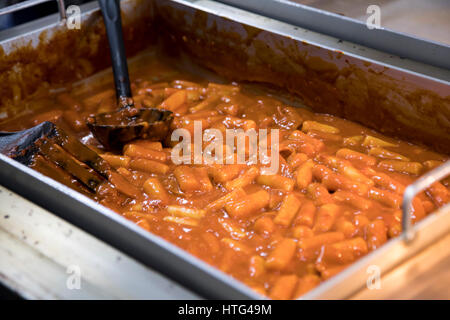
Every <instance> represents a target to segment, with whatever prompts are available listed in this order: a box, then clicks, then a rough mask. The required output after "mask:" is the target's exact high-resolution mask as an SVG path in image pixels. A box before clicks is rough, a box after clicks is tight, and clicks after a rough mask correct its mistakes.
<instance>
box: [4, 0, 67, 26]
mask: <svg viewBox="0 0 450 320" xmlns="http://www.w3.org/2000/svg"><path fill="white" fill-rule="evenodd" d="M50 1H56V2H57V3H58V10H59V18H60V20H61V21H63V20H65V19H66V17H67V15H66V7H65V5H64V0H27V1H23V2H20V3H17V4H13V5H12V6H8V7H5V8H2V9H0V16H2V15H4V14H8V13H13V12H16V11H20V10H23V9H26V8H30V7H34V6H36V5H38V4H41V3H46V2H50Z"/></svg>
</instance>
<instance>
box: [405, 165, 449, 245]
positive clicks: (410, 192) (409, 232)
mask: <svg viewBox="0 0 450 320" xmlns="http://www.w3.org/2000/svg"><path fill="white" fill-rule="evenodd" d="M448 175H450V160H449V161H447V162H445V163H444V164H443V165H440V166H439V167H436V168H434V169H433V170H431V171H429V172H427V173H426V174H424V175H423V176H421V177H420V178H419V179H417V180H416V181H415V182H414V183H412V184H410V185H409V186H408V187H407V188H406V189H405V193H404V195H403V203H402V211H403V212H402V228H403V237H404V239H405V242H406V243H409V242H411V241H412V240H413V239H414V237H415V230H414V227H413V226H412V223H411V209H412V201H413V199H414V197H415V196H416V195H417V194H418V193H419V192H421V191H423V190H425V189H426V188H428V187H429V186H430V185H432V184H433V183H435V182H437V181H439V180H442V179H443V178H445V177H447V176H448Z"/></svg>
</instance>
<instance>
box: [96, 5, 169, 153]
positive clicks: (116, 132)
mask: <svg viewBox="0 0 450 320" xmlns="http://www.w3.org/2000/svg"><path fill="white" fill-rule="evenodd" d="M98 2H99V4H100V8H101V11H102V15H103V21H104V23H105V28H106V34H107V36H108V42H109V47H110V54H111V60H112V69H113V74H114V84H115V87H116V96H117V101H118V105H119V109H118V110H117V111H113V112H107V113H101V114H97V115H95V116H93V117H89V118H88V119H87V125H88V127H89V129H90V130H91V132H92V133H93V134H94V136H95V137H96V138H97V140H98V141H99V142H100V143H101V144H102V145H103V146H104V147H105V148H106V149H107V150H113V151H119V150H121V148H122V147H123V145H124V144H125V143H127V142H129V141H131V140H134V139H137V138H150V139H152V140H163V139H164V138H165V137H166V136H167V134H168V132H169V129H170V123H171V122H172V120H173V115H172V112H171V111H168V110H162V109H156V108H141V109H138V108H136V107H135V106H134V103H133V99H132V95H131V87H130V78H129V75H128V65H127V60H126V55H125V46H124V42H123V34H122V21H121V17H120V1H119V0H99V1H98Z"/></svg>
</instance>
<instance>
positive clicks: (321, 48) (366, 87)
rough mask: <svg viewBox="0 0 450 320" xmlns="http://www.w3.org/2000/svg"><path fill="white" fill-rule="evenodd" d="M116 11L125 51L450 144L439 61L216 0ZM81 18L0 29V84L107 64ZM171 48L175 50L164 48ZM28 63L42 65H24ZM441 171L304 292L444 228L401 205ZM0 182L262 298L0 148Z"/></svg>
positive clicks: (164, 260)
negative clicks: (381, 238) (365, 243)
mask: <svg viewBox="0 0 450 320" xmlns="http://www.w3.org/2000/svg"><path fill="white" fill-rule="evenodd" d="M122 11H123V16H124V35H125V42H126V46H127V53H128V54H129V55H134V54H136V53H138V52H140V51H141V50H143V49H146V48H147V47H148V46H157V47H158V48H162V50H166V51H167V52H168V54H180V52H181V53H182V55H183V54H186V55H188V56H189V57H190V59H193V60H194V61H195V62H196V63H199V64H202V66H204V67H207V68H209V69H212V70H213V71H215V72H217V73H219V74H221V75H223V76H227V77H231V78H232V79H234V80H237V81H257V82H262V83H266V84H269V85H272V86H277V87H278V88H279V87H281V88H283V89H284V90H285V91H288V92H289V95H290V96H295V97H297V98H300V99H301V101H302V104H304V105H306V106H307V107H309V108H311V109H312V110H314V111H317V112H322V113H328V114H332V115H336V116H340V117H344V118H346V119H349V120H352V121H356V122H359V123H361V124H363V125H365V126H368V127H370V128H375V129H377V130H379V131H381V132H383V133H384V134H386V135H393V136H397V137H400V138H402V139H404V140H407V141H410V142H414V143H419V144H425V145H427V146H429V147H430V148H432V149H434V150H436V151H439V152H441V153H443V154H449V153H450V149H449V145H450V144H449V142H450V133H449V132H450V124H449V122H448V112H449V109H450V102H449V94H450V84H449V82H448V80H449V79H450V72H449V71H448V70H445V69H442V68H438V67H435V66H430V65H425V64H423V63H419V62H414V61H412V60H407V59H400V58H398V57H396V56H392V55H390V54H387V53H383V52H380V51H376V50H373V49H369V48H367V47H362V46H359V45H355V44H352V43H349V42H346V41H342V40H340V39H337V38H333V37H332V36H329V35H324V34H319V33H316V32H313V31H310V30H307V29H303V28H300V27H297V26H294V25H291V24H288V23H284V22H280V21H278V20H274V19H271V18H267V17H264V16H260V15H257V14H254V13H250V12H246V11H243V10H242V9H237V8H234V7H231V6H229V5H226V4H222V3H219V2H216V1H208V0H202V1H187V0H173V1H162V0H153V1H139V0H126V1H122ZM81 25H82V28H81V29H80V30H78V31H77V30H67V27H66V25H65V21H63V22H56V23H55V16H51V17H48V18H44V19H41V20H38V21H34V22H31V23H28V24H25V25H22V26H19V27H16V28H13V29H10V30H8V31H6V32H3V33H2V34H0V41H1V42H0V44H1V45H2V48H3V52H2V56H1V62H0V63H1V66H2V70H3V71H2V72H3V74H4V75H5V74H8V75H9V78H8V79H9V80H10V81H2V83H1V85H0V90H2V92H10V91H11V90H12V88H11V87H12V86H13V84H14V81H17V79H19V80H18V81H25V82H27V86H29V87H28V88H29V91H30V92H32V91H33V89H36V88H38V87H39V83H41V82H42V81H46V82H49V83H61V82H68V81H77V80H78V79H79V77H80V75H79V74H77V73H76V72H73V70H74V69H73V68H74V67H78V68H81V70H82V77H86V76H89V75H91V74H93V73H95V72H98V71H100V70H102V69H104V68H106V67H107V66H108V60H107V59H104V57H105V56H107V55H108V53H107V51H106V50H107V49H106V48H107V46H106V45H105V44H106V39H105V34H104V30H103V29H102V20H101V15H100V12H99V9H98V7H97V6H96V4H95V3H89V4H87V5H84V6H83V7H82V16H81ZM194 39H195V41H189V40H194ZM173 48H176V50H175V51H177V52H176V53H173V52H171V51H174V50H173ZM36 57H37V60H36ZM305 57H308V58H305ZM85 60H89V61H90V64H89V65H90V66H91V67H90V68H84V69H83V66H86V64H85V63H84V64H83V63H81V64H77V62H76V61H78V62H79V61H85ZM35 62H37V63H38V64H39V67H40V69H39V70H40V72H39V73H37V74H30V72H29V70H31V69H30V68H32V65H33V63H35ZM27 67H29V68H28V69H27ZM230 70H232V72H231V73H230ZM330 71H331V72H333V73H336V74H337V75H338V76H339V79H340V82H339V86H336V85H331V83H330V82H329V78H327V77H328V76H329V72H330ZM340 72H341V73H340ZM77 77H78V78H77ZM327 79H328V80H327ZM369 93H370V94H369ZM367 115H370V116H367ZM449 173H450V163H449V162H446V163H445V164H443V165H441V166H439V167H437V168H435V169H433V170H432V171H430V172H428V173H427V174H426V175H425V176H423V178H422V179H419V180H417V181H416V182H415V183H414V184H412V185H411V186H410V187H408V188H407V190H406V192H405V196H404V199H403V227H404V231H403V233H402V235H401V236H399V237H396V238H393V239H390V240H389V241H388V242H387V243H386V244H385V245H383V246H382V247H381V248H379V249H377V250H375V251H373V252H371V253H370V254H368V255H366V256H365V257H363V258H361V259H359V260H358V261H356V262H354V263H353V264H352V265H351V266H350V267H348V268H346V269H345V270H343V271H342V272H340V273H339V274H337V275H336V276H334V277H332V278H330V279H329V280H327V281H325V282H323V283H321V284H320V285H319V286H317V287H316V288H315V289H313V290H311V291H310V292H308V293H307V294H305V295H304V296H302V298H305V299H320V298H346V297H349V296H351V295H352V294H354V293H356V292H358V291H359V290H360V289H361V288H364V287H365V286H366V283H367V271H368V268H369V269H370V266H377V268H379V270H380V271H381V272H382V273H386V272H388V271H390V270H392V269H393V268H395V267H396V266H398V265H399V264H400V263H402V262H403V261H405V260H406V259H408V258H411V257H413V256H414V255H416V254H418V253H419V252H420V251H421V250H423V249H424V248H426V247H429V246H432V245H433V244H434V243H437V242H438V241H439V240H440V239H442V238H443V237H444V236H446V235H447V234H448V232H449V228H450V208H449V206H448V205H446V206H443V207H441V208H440V209H438V210H436V212H433V213H432V214H429V215H428V216H427V217H426V218H425V219H423V220H422V221H420V222H419V223H417V224H415V225H411V223H410V219H409V213H410V212H409V210H410V203H411V201H412V198H413V197H414V196H415V195H416V194H417V193H418V192H420V191H422V190H424V189H425V188H427V187H429V186H430V184H432V183H433V182H435V181H438V180H441V179H443V178H445V177H446V176H447V175H448V174H449ZM0 179H1V180H0V181H1V184H2V186H4V187H5V188H7V189H9V190H11V191H13V192H15V193H17V194H19V195H21V196H23V197H24V198H27V199H29V200H30V201H32V202H33V203H35V204H37V205H39V206H41V207H43V208H45V209H47V210H49V211H50V212H52V213H54V214H55V215H57V216H59V217H61V218H62V219H64V220H66V221H68V222H70V223H73V224H74V225H76V226H77V227H79V228H81V229H83V230H84V231H86V232H88V233H90V234H92V235H94V236H95V237H97V238H99V239H101V240H103V241H105V242H106V243H108V244H110V245H111V246H113V247H115V248H117V249H118V250H120V251H122V252H124V253H125V254H127V255H129V256H131V257H132V258H134V259H136V260H138V261H139V262H141V263H142V264H144V265H146V266H148V267H151V268H153V269H155V270H157V271H158V272H161V273H162V274H164V275H165V276H167V277H169V278H170V279H173V280H174V281H176V282H178V283H180V284H181V285H183V286H185V287H187V288H189V289H190V290H192V291H194V292H196V293H198V294H200V295H201V296H203V297H207V298H231V299H239V298H244V299H248V298H250V299H260V298H262V296H260V295H259V294H257V293H256V292H255V291H253V290H251V289H249V288H248V287H247V286H245V285H244V284H242V283H240V282H239V281H237V280H235V279H233V278H232V277H230V276H228V275H226V274H224V273H222V272H221V271H219V270H217V269H215V268H213V267H211V266H210V265H208V264H207V263H205V262H203V261H201V260H199V259H197V258H195V257H193V256H191V255H190V254H188V253H186V252H185V251H183V250H181V249H179V248H178V247H176V246H174V245H172V244H170V243H168V242H166V241H165V240H163V239H161V238H159V237H157V236H155V235H153V234H151V233H148V232H146V231H145V230H143V229H141V228H140V227H138V226H136V225H135V224H134V223H131V222H130V221H127V220H126V219H124V218H123V217H121V216H119V215H117V214H115V213H114V212H112V211H111V210H109V209H107V208H106V207H103V206H101V205H99V204H98V203H96V202H94V201H92V200H91V199H89V198H87V197H85V196H83V195H82V194H80V193H77V192H75V191H74V190H72V189H70V188H68V187H66V186H63V185H62V184H60V183H58V182H56V181H54V180H52V179H50V178H48V177H45V176H44V175H42V174H40V173H38V172H36V171H34V170H32V169H30V168H27V167H25V166H23V165H21V164H19V163H17V162H15V161H13V160H11V159H10V158H8V157H6V156H4V155H1V154H0ZM442 254H443V255H445V254H447V253H446V252H445V251H444V252H442Z"/></svg>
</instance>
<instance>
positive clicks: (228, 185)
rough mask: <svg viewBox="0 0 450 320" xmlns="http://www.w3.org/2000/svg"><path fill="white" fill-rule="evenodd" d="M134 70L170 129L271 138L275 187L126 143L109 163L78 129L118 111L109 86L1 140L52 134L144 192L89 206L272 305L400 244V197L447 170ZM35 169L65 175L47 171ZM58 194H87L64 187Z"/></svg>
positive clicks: (112, 195) (306, 117)
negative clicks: (54, 129)
mask: <svg viewBox="0 0 450 320" xmlns="http://www.w3.org/2000/svg"><path fill="white" fill-rule="evenodd" d="M132 70H134V71H132V79H133V84H132V88H133V92H134V95H135V96H134V99H135V103H136V105H137V106H142V107H164V108H167V109H170V110H172V111H173V112H174V114H175V119H174V122H173V129H175V128H187V129H188V130H190V131H192V125H193V120H201V121H202V125H203V129H207V128H216V129H219V130H221V131H224V130H225V129H236V128H244V129H248V128H254V129H257V130H258V129H262V128H267V129H279V130H280V158H279V159H280V167H279V171H278V173H277V174H278V176H277V177H276V178H275V179H271V178H267V177H264V176H263V175H262V168H261V166H260V165H259V164H256V165H252V166H247V165H245V164H244V165H233V164H231V165H225V166H218V165H213V166H211V165H182V166H180V165H175V164H173V162H172V161H171V159H170V157H171V146H173V145H174V143H172V144H171V143H169V142H168V141H164V146H163V145H161V144H158V143H152V142H150V141H144V140H141V141H134V142H131V143H130V144H128V145H127V146H125V148H124V153H123V154H121V155H120V156H122V157H118V156H119V155H114V154H110V153H106V152H105V151H103V150H102V148H101V146H100V145H99V144H98V142H97V141H96V140H95V138H93V136H92V135H91V134H90V133H89V132H88V130H87V127H86V125H85V119H86V117H88V116H89V115H93V114H95V113H98V112H106V111H112V110H114V109H115V108H116V104H115V100H114V99H115V94H114V91H113V90H112V85H111V83H110V82H106V83H105V82H102V81H97V82H96V81H94V82H91V84H89V85H84V86H81V87H77V86H75V87H73V88H72V87H71V88H67V89H66V90H65V91H64V92H54V93H49V94H48V95H41V96H39V97H34V99H33V100H30V101H25V102H24V103H23V105H24V108H22V109H21V111H20V112H19V113H18V115H16V116H15V117H14V118H11V117H9V118H7V119H6V120H4V121H2V122H1V123H0V130H11V131H12V130H21V129H24V128H28V127H31V126H33V125H36V124H38V123H40V122H42V121H44V120H49V121H53V122H55V123H56V124H58V125H59V126H61V127H62V128H63V129H65V130H67V131H68V132H69V133H71V134H74V135H76V136H77V137H78V138H80V139H81V141H82V142H83V143H85V144H87V145H89V146H91V147H92V148H94V149H95V150H96V151H98V152H99V153H101V154H102V155H103V157H104V158H105V159H106V160H107V161H109V162H110V163H111V165H112V166H113V167H115V168H116V170H117V171H118V172H119V173H120V174H121V175H123V176H124V177H125V178H126V179H127V180H128V181H129V182H130V183H131V184H133V185H134V186H135V187H137V188H138V189H139V190H140V191H141V192H142V194H140V195H139V196H138V197H135V198H133V197H128V196H126V195H125V194H123V193H122V192H120V191H118V189H117V188H116V187H114V186H112V185H106V186H104V187H102V188H101V189H100V190H99V192H98V194H96V195H91V196H92V197H93V198H94V199H96V200H98V201H99V202H100V203H102V204H104V205H105V206H107V207H110V208H112V209H113V210H115V211H116V212H118V213H119V214H122V215H123V216H125V217H126V218H127V219H130V220H132V221H134V222H136V223H137V224H138V225H140V226H141V227H142V228H144V229H146V230H148V231H150V232H152V233H154V234H157V235H159V236H161V237H163V238H165V239H167V240H168V241H170V242H172V243H174V244H176V245H177V246H179V247H181V248H183V249H185V250H186V251H188V252H190V253H191V254H193V255H195V256H197V257H199V258H201V259H203V260H204V261H206V262H207V263H209V264H211V265H213V266H215V267H217V268H219V269H220V270H222V271H224V272H226V273H228V274H230V275H232V276H233V277H235V278H237V279H239V280H241V281H242V282H244V283H245V284H247V285H249V286H250V287H251V288H253V289H254V290H256V291H257V292H259V293H261V294H263V295H267V296H269V297H271V298H274V299H293V298H297V297H299V296H301V295H303V294H304V293H306V292H307V291H309V290H311V289H312V288H314V287H315V286H317V285H318V284H319V283H320V282H321V281H323V280H326V279H328V278H330V277H332V276H333V275H335V274H336V273H338V272H339V271H341V270H342V269H343V268H345V267H346V266H348V265H350V264H351V263H352V262H354V261H355V260H357V259H358V258H360V257H361V256H363V255H365V254H367V253H368V252H370V251H372V250H375V249H376V248H378V247H380V246H381V245H382V244H383V243H385V242H386V241H387V240H388V239H389V238H391V237H395V236H397V235H399V233H400V232H401V211H400V204H401V197H402V192H403V190H404V187H405V186H407V185H408V184H410V183H411V182H413V181H414V180H415V179H417V177H418V176H420V175H421V174H423V173H424V172H426V171H427V170H430V169H431V168H433V167H435V166H437V165H439V164H440V163H442V162H443V161H445V160H446V157H445V156H442V155H439V154H436V153H434V152H432V151H429V150H426V149H424V148H423V147H419V146H415V145H413V144H410V143H407V142H404V141H399V140H395V139H392V138H388V137H385V136H382V135H380V134H378V133H377V132H375V131H373V130H370V129H367V128H364V127H362V126H360V125H358V124H356V123H353V122H350V121H347V120H344V119H340V118H337V117H333V116H331V115H324V114H314V113H312V112H310V111H307V110H306V109H299V108H294V107H291V106H288V105H286V104H285V103H283V102H281V101H279V100H277V99H276V98H275V97H272V96H269V95H267V94H261V93H255V92H254V91H252V90H248V89H245V88H244V87H242V86H240V85H239V84H228V85H217V84H213V83H209V82H207V81H205V80H203V79H199V77H195V76H193V75H192V74H188V73H185V72H181V71H179V70H176V69H175V68H173V67H172V66H170V65H169V64H166V63H163V62H161V61H159V60H155V59H153V58H151V59H147V60H144V61H143V62H142V61H141V62H140V63H139V64H138V65H137V67H136V66H135V68H132ZM188 81H189V82H188ZM192 81H194V82H192ZM180 92H181V93H180ZM176 95H178V96H176ZM171 97H172V98H171ZM204 101H208V103H203V102H204ZM202 103H203V104H202ZM368 116H370V115H368ZM378 139H381V140H378ZM41 160H42V159H41ZM43 161H44V162H45V159H43ZM34 167H35V168H36V169H37V170H40V171H42V172H44V173H45V174H48V175H50V176H54V177H55V178H57V177H58V174H60V176H62V175H63V174H62V173H61V172H60V173H58V174H54V173H55V172H56V171H58V170H59V169H58V168H56V167H54V166H51V165H49V166H47V167H46V166H44V165H35V166H34ZM225 172H226V174H224V173H225ZM66 178H67V177H66ZM65 183H66V184H68V185H71V184H72V186H74V187H76V189H78V190H83V191H86V190H84V189H83V186H82V185H81V184H80V183H79V182H76V181H75V180H74V179H71V178H70V177H69V178H67V179H66V180H65ZM86 193H87V192H86ZM87 194H88V193H87ZM448 200H449V195H448V184H447V183H445V182H443V184H436V185H434V186H433V187H432V188H430V189H428V190H427V191H426V192H424V193H422V194H420V195H419V196H418V197H417V199H416V200H415V203H414V212H413V214H414V217H413V220H414V221H417V220H420V219H422V218H424V217H425V216H426V215H427V214H429V213H430V212H432V211H434V210H435V209H436V208H437V207H439V206H442V205H443V204H445V203H446V202H448ZM186 208H187V209H186ZM189 209H191V210H189Z"/></svg>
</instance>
